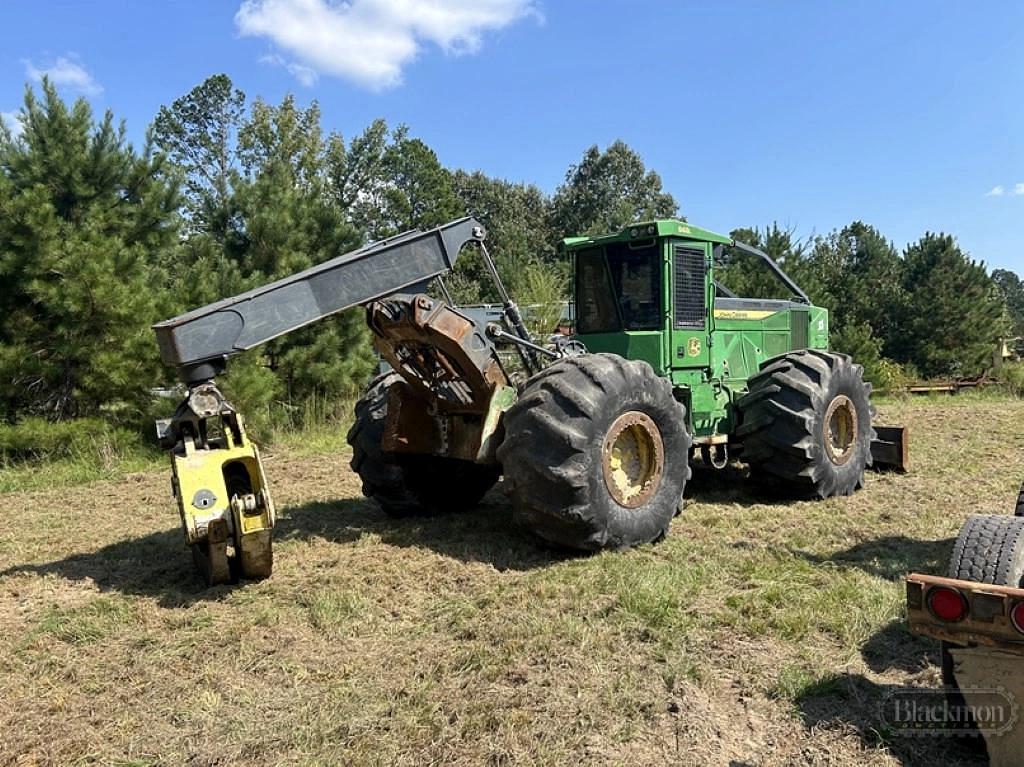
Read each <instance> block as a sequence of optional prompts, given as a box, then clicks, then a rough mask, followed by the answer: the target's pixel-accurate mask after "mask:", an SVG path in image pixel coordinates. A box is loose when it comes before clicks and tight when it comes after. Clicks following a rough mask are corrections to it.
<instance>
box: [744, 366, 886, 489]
mask: <svg viewBox="0 0 1024 767" xmlns="http://www.w3.org/2000/svg"><path fill="white" fill-rule="evenodd" d="M870 398H871V384H869V383H865V382H864V368H863V367H862V366H861V365H857V364H854V362H853V361H852V360H851V359H850V357H849V356H847V355H845V354H837V353H834V352H826V351H820V350H817V349H806V350H804V351H795V352H789V353H787V354H785V355H783V356H781V357H776V358H775V359H771V360H768V361H767V362H765V363H764V364H763V365H762V367H761V370H760V372H759V373H758V374H757V375H755V376H753V377H752V378H751V379H750V382H749V389H748V392H747V394H745V395H744V396H743V397H741V398H740V399H739V401H738V402H737V406H738V408H739V410H740V413H741V422H740V426H739V428H738V429H737V431H736V436H737V438H738V439H739V440H740V442H741V443H742V445H743V457H744V460H745V461H746V462H747V463H748V464H749V465H750V472H751V475H752V476H754V477H761V478H767V479H771V480H774V481H776V482H780V483H782V484H784V485H785V486H786V487H787V488H788V489H789V490H791V491H792V492H794V494H796V495H798V496H803V497H809V498H815V497H816V498H829V497H831V496H835V495H850V494H851V493H853V492H854V491H855V490H856V489H858V488H860V487H863V485H864V470H865V468H867V467H868V466H870V465H871V442H872V440H874V438H875V430H874V428H873V427H872V425H871V418H872V415H873V412H872V407H871V399H870Z"/></svg>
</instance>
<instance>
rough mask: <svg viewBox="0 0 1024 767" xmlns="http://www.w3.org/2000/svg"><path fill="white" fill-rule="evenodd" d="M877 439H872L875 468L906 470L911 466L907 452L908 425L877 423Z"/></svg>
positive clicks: (872, 455) (872, 456)
mask: <svg viewBox="0 0 1024 767" xmlns="http://www.w3.org/2000/svg"><path fill="white" fill-rule="evenodd" d="M875 435H876V437H875V439H874V440H872V441H871V458H872V459H873V464H874V468H875V469H888V470H891V471H898V472H901V473H902V472H906V471H907V470H909V468H910V458H909V456H908V454H907V435H908V429H907V427H906V426H878V425H877V424H876V425H875Z"/></svg>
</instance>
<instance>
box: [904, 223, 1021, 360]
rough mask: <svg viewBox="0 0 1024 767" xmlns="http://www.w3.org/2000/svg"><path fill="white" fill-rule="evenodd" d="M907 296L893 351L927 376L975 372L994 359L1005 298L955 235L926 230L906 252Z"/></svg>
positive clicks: (983, 267) (905, 282)
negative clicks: (964, 250) (955, 238)
mask: <svg viewBox="0 0 1024 767" xmlns="http://www.w3.org/2000/svg"><path fill="white" fill-rule="evenodd" d="M903 290H904V291H905V292H906V301H905V303H904V304H903V307H902V310H901V312H900V314H899V317H898V320H899V323H898V325H897V327H898V332H897V333H896V335H895V336H894V338H893V339H892V347H893V355H894V357H895V358H896V359H897V360H898V361H900V362H910V363H912V364H913V365H915V366H916V367H917V368H918V370H919V371H920V372H921V373H922V374H923V375H925V376H956V377H959V376H972V375H977V374H979V373H982V372H983V371H984V370H985V369H986V368H987V367H988V365H989V364H990V363H991V360H992V353H993V350H994V349H995V344H996V341H997V339H998V338H999V337H1000V336H1001V335H1002V334H1003V333H1004V332H1005V328H1003V327H1002V322H1001V321H1002V317H1003V304H1002V300H1001V296H1000V295H999V292H998V289H997V288H996V287H995V285H994V283H993V282H992V279H991V278H990V277H989V276H988V273H987V272H986V270H985V266H984V264H981V263H979V262H976V261H973V260H971V259H970V258H969V257H968V256H967V255H965V254H964V252H963V251H961V250H960V248H959V247H958V246H957V244H956V241H955V240H954V239H953V237H951V236H949V235H945V234H932V233H930V232H929V233H926V234H925V236H924V237H922V238H921V239H920V240H918V241H917V242H916V243H914V244H912V245H910V246H908V247H907V249H906V251H905V253H904V268H903Z"/></svg>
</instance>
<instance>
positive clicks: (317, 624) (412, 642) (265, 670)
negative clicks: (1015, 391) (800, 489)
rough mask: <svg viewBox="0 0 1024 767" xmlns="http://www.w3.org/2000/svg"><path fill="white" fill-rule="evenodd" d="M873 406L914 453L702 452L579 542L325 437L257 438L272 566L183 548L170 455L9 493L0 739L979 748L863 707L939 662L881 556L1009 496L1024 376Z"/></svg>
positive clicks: (61, 761)
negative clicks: (205, 577) (857, 462)
mask: <svg viewBox="0 0 1024 767" xmlns="http://www.w3.org/2000/svg"><path fill="white" fill-rule="evenodd" d="M880 411H881V412H880V420H882V421H883V422H903V423H907V424H908V425H909V426H910V428H911V437H912V440H913V441H912V449H911V457H912V461H913V467H912V468H913V470H912V473H910V474H908V475H905V476H899V475H892V474H872V475H870V476H869V477H868V482H867V487H866V488H865V489H864V490H863V491H862V492H860V493H858V494H857V495H855V496H854V497H851V498H848V499H835V500H830V501H826V502H820V503H794V502H789V501H786V500H783V499H770V498H769V499H765V498H763V497H761V496H760V495H759V494H758V491H757V490H756V488H754V487H752V486H751V485H750V484H749V483H747V482H745V481H744V479H743V477H742V473H741V471H740V470H739V469H736V468H733V469H729V470H726V471H725V472H723V473H719V474H713V473H710V472H708V471H697V472H695V477H694V480H693V481H692V482H691V485H690V487H689V489H688V491H687V498H688V502H687V505H686V509H685V511H684V513H683V515H682V516H680V517H678V518H677V519H676V520H675V522H674V523H673V526H672V529H671V534H670V536H669V537H668V538H667V539H666V540H665V541H664V542H662V543H660V544H658V545H654V546H645V547H641V548H639V549H636V550H633V551H630V552H626V553H619V554H602V555H598V556H573V555H567V554H565V553H562V552H559V551H553V550H551V549H548V548H546V547H544V546H543V545H541V544H540V543H538V542H537V541H536V540H534V539H533V538H532V537H531V536H530V535H528V534H527V533H525V532H523V531H520V530H517V529H515V528H514V527H513V526H512V523H511V517H510V509H509V506H508V503H507V501H506V499H505V497H504V495H503V494H502V492H501V488H500V485H499V487H498V488H496V489H495V490H494V491H492V493H491V494H490V495H489V496H488V497H487V498H486V499H485V501H484V502H483V504H482V505H481V508H479V509H478V510H477V511H475V512H473V513H470V514H465V515H458V516H442V517H437V518H432V519H420V520H390V519H388V518H386V517H385V516H384V515H383V514H382V513H381V512H380V511H379V510H378V509H377V508H376V507H375V506H374V505H373V504H371V503H370V502H368V501H366V500H364V499H363V498H362V497H361V495H360V492H359V482H358V480H357V478H356V477H355V476H354V475H353V474H352V473H351V472H350V471H349V470H348V467H347V462H348V456H345V455H314V456H310V457H302V456H300V455H298V454H295V453H288V452H284V451H277V452H271V453H270V454H269V456H268V460H267V463H266V468H267V471H268V473H269V475H270V479H271V483H272V484H271V486H272V490H273V491H274V493H275V497H276V501H277V505H278V509H279V511H280V517H281V519H280V522H279V528H278V530H277V532H276V542H275V559H276V561H275V571H274V575H273V576H272V577H271V578H270V579H268V580H266V581H263V582H260V583H244V584H241V585H237V586H232V587H218V588H213V589H206V588H204V587H203V586H202V585H201V583H200V582H199V581H198V580H197V578H196V576H195V575H194V574H193V570H192V564H191V560H190V557H189V556H188V552H187V550H186V549H185V547H184V543H183V538H182V534H181V531H180V529H179V526H178V523H177V514H176V511H175V508H174V505H173V501H172V499H171V496H170V493H169V488H168V485H169V480H168V475H167V473H166V472H164V471H154V472H147V473H141V474H135V475H130V476H128V477H126V478H125V479H123V480H121V481H118V482H101V483H94V484H90V485H81V486H76V487H71V488H55V489H52V490H44V491H34V492H13V493H6V494H0V520H2V523H3V525H2V527H0V764H12V765H19V766H28V765H84V764H105V765H108V764H109V765H115V764H116V765H194V766H196V767H199V766H200V765H203V766H211V767H212V766H213V765H236V764H238V765H241V764H246V765H318V764H322V765H333V764H380V765H392V764H399V765H427V764H431V765H432V764H437V765H441V764H444V765H480V764H483V765H494V766H496V767H497V766H498V765H532V764H543V765H548V764H552V765H554V764H576V763H586V764H622V765H647V764H652V765H653V764H679V765H730V766H731V767H741V766H743V765H803V764H821V765H853V764H870V765H899V764H906V765H933V764H951V765H974V764H982V763H984V758H983V755H979V754H978V753H977V752H976V751H975V750H972V749H971V748H969V747H967V746H965V745H963V744H961V743H958V742H955V741H951V740H948V739H926V738H920V737H918V738H910V737H906V736H903V735H901V734H899V733H894V732H891V731H888V730H887V729H886V728H885V727H884V726H883V724H882V721H881V717H880V706H881V705H882V704H883V702H884V699H885V696H886V694H887V693H889V692H891V691H892V690H895V689H901V688H904V687H907V686H926V687H931V686H936V685H938V684H939V674H938V670H937V668H936V662H937V652H936V647H935V646H934V644H933V643H932V642H930V641H927V640H922V639H918V638H916V637H913V636H911V635H909V634H907V633H906V631H905V629H904V626H903V622H902V599H903V591H902V584H901V578H902V576H903V575H904V573H906V572H907V571H908V570H920V571H924V572H941V571H942V570H943V569H944V567H945V561H946V559H947V558H948V556H949V552H950V550H951V547H952V541H953V538H954V537H955V535H956V533H957V530H958V529H959V527H960V524H961V523H962V521H963V519H964V518H965V517H966V516H967V515H968V514H971V513H977V512H988V513H1008V512H1010V511H1011V509H1012V502H1013V499H1014V498H1015V497H1016V492H1017V486H1018V484H1019V482H1020V480H1021V479H1022V478H1024V461H1022V458H1021V450H1020V440H1019V436H1018V434H1019V424H1021V423H1022V422H1024V403H1021V402H1017V401H1008V400H1003V401H998V400H990V399H981V398H973V397H966V396H961V397H946V398H935V399H924V400H912V401H905V402H891V403H886V404H884V405H883V406H882V407H880ZM439 481H443V480H442V479H441V478H439Z"/></svg>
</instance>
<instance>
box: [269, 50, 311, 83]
mask: <svg viewBox="0 0 1024 767" xmlns="http://www.w3.org/2000/svg"><path fill="white" fill-rule="evenodd" d="M260 64H270V65H272V66H275V67H284V68H285V69H287V70H288V72H289V73H290V74H291V75H292V76H293V77H294V78H295V79H296V80H298V81H299V82H300V83H302V84H303V85H304V86H306V87H307V88H311V87H313V86H314V85H316V81H317V80H318V79H319V75H317V73H316V70H315V69H310V68H309V67H306V66H303V65H302V64H299V63H297V62H294V61H287V60H286V59H285V58H284V57H283V56H278V55H277V54H276V53H271V54H268V55H266V56H260Z"/></svg>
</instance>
